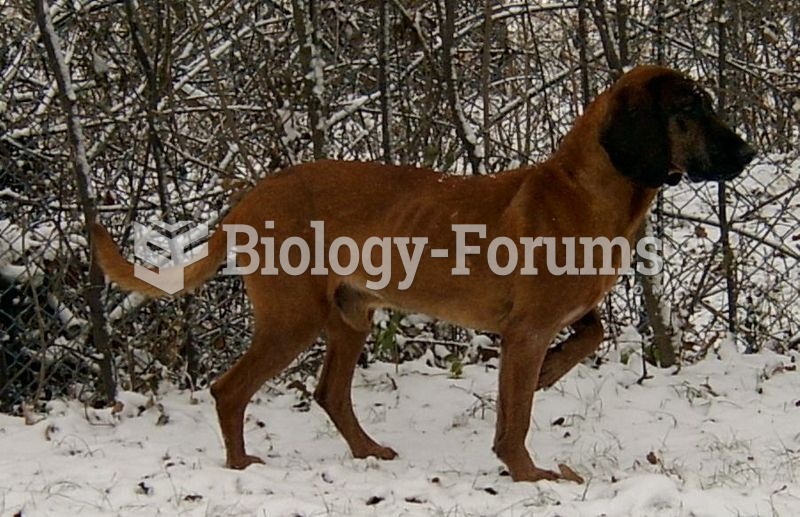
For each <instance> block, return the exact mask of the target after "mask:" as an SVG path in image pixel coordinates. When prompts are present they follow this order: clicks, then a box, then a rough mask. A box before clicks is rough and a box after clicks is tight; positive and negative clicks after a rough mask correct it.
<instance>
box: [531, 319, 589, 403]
mask: <svg viewBox="0 0 800 517" xmlns="http://www.w3.org/2000/svg"><path fill="white" fill-rule="evenodd" d="M572 328H573V330H574V331H575V333H574V334H573V335H572V336H570V337H569V338H567V339H566V340H565V341H564V342H563V343H560V344H559V345H557V346H556V347H555V348H551V349H550V350H548V351H547V355H546V356H545V358H544V364H543V365H542V370H541V372H540V373H539V385H538V386H537V388H536V389H542V388H548V387H550V386H552V385H553V384H555V383H556V381H558V379H560V378H561V377H563V376H564V375H565V374H566V373H567V372H568V371H570V370H571V369H572V367H573V366H575V365H576V364H578V362H579V361H581V360H582V359H583V358H584V357H587V356H588V355H589V354H591V353H592V352H594V351H595V350H597V347H598V346H600V343H601V342H602V341H603V322H602V321H601V319H600V314H599V313H598V312H597V309H592V310H591V311H589V312H588V313H587V314H586V315H585V316H583V317H582V318H581V319H579V320H578V321H576V322H575V323H574V324H573V325H572Z"/></svg>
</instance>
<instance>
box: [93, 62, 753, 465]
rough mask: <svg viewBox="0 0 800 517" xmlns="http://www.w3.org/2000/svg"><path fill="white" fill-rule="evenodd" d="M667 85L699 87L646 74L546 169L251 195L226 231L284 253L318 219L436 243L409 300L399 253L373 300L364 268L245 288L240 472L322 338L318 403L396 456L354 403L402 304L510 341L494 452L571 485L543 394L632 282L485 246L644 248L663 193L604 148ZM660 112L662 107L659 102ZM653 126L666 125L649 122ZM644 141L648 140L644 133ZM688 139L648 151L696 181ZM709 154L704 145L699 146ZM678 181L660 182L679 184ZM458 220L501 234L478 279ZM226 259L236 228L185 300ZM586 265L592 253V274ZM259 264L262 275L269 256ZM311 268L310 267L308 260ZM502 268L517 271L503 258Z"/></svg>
mask: <svg viewBox="0 0 800 517" xmlns="http://www.w3.org/2000/svg"><path fill="white" fill-rule="evenodd" d="M662 77H666V78H667V79H669V80H670V81H673V80H674V81H678V82H680V81H684V82H688V80H687V79H685V78H683V76H681V75H680V74H677V73H676V72H673V71H671V70H667V69H664V68H659V67H639V68H636V69H634V70H633V71H631V72H629V73H627V74H626V75H624V76H623V77H622V78H621V79H620V80H619V81H618V82H617V83H616V84H615V85H614V86H613V87H612V88H611V89H609V90H608V91H606V92H605V93H603V94H601V95H600V96H599V97H598V98H597V99H596V100H595V101H594V102H593V103H592V104H591V105H590V106H589V107H588V108H587V110H586V113H585V114H584V115H583V116H581V117H580V118H579V119H578V120H577V121H576V122H575V125H574V127H573V129H572V130H571V131H570V132H569V134H567V135H566V136H565V138H564V139H563V141H562V143H561V145H560V147H559V148H558V150H557V151H556V152H555V153H554V154H553V156H552V157H551V158H550V159H548V160H547V161H546V162H544V163H542V164H540V165H537V166H534V167H526V168H522V169H518V170H513V171H508V172H505V173H502V174H498V175H487V176H471V177H463V176H444V175H441V174H438V173H436V172H434V171H431V170H424V169H418V168H414V167H410V166H390V165H381V164H377V163H357V162H342V161H319V162H315V163H309V164H304V165H299V166H295V167H291V168H290V169H288V170H286V171H284V172H282V173H279V174H276V175H274V176H271V177H269V178H266V179H265V180H263V181H262V182H261V183H260V184H258V185H257V186H256V187H255V188H254V189H253V190H252V191H251V192H249V193H248V194H247V195H245V196H244V197H243V199H242V200H241V201H240V202H239V204H238V205H236V206H235V207H234V208H233V209H232V210H231V211H230V213H229V214H228V215H227V217H226V218H225V220H224V223H225V224H233V223H238V224H248V225H251V226H253V227H254V228H256V229H259V234H260V235H261V236H267V235H269V236H273V237H274V238H275V243H276V249H277V248H278V247H279V246H280V243H281V242H282V241H283V240H284V239H285V238H287V237H289V236H295V235H297V236H303V237H304V238H306V239H307V240H308V241H309V244H313V241H312V235H311V229H310V227H309V222H310V221H312V220H321V221H324V222H325V233H326V236H327V238H328V242H326V245H328V244H330V240H332V239H333V238H335V237H337V236H348V237H350V238H352V239H354V240H355V241H356V242H357V243H358V244H359V245H361V244H363V242H364V241H365V240H366V239H367V238H368V237H370V236H377V237H397V236H409V237H411V236H422V237H428V239H429V244H428V247H427V248H426V253H424V254H423V258H422V260H421V262H420V265H419V269H418V271H417V275H416V279H415V281H414V282H413V284H412V285H411V287H410V288H409V289H407V290H399V289H398V288H397V284H398V282H399V281H400V280H401V279H403V278H404V273H403V271H402V270H401V261H400V258H399V255H398V254H397V250H396V248H394V249H393V256H392V264H393V267H394V270H393V274H392V281H391V282H390V284H389V286H388V287H386V288H385V289H383V290H380V291H370V290H369V289H366V288H365V283H366V281H367V280H370V279H371V277H370V276H369V275H367V273H366V272H365V271H364V269H363V268H362V267H361V266H359V269H358V270H357V271H356V272H355V273H353V274H352V275H349V276H347V277H340V276H337V275H335V274H333V273H330V274H329V275H327V276H312V275H310V274H309V273H306V274H303V275H300V276H294V277H293V276H289V275H286V274H280V275H277V276H262V275H260V274H259V273H258V272H256V273H254V274H251V275H249V276H246V277H245V279H244V281H245V287H246V290H247V294H248V295H249V297H250V299H251V301H252V306H253V311H254V317H255V328H254V336H253V341H252V344H251V346H250V348H249V349H248V350H247V352H246V353H245V354H244V356H243V357H242V358H241V359H240V360H239V361H238V362H237V363H236V364H235V365H234V366H233V367H232V368H230V370H228V371H227V372H226V373H225V374H224V375H222V376H221V378H219V379H218V380H217V381H216V382H215V383H214V385H213V386H212V388H211V392H212V394H213V396H214V397H215V399H216V402H217V413H218V417H219V422H220V426H221V429H222V434H223V437H224V441H225V447H226V454H227V460H226V463H227V466H229V467H231V468H237V469H240V468H244V467H246V466H248V465H249V464H251V463H254V462H261V460H260V459H259V458H257V457H255V456H251V455H248V454H247V453H246V452H245V444H244V438H243V433H242V426H243V417H244V412H245V407H246V406H247V404H248V402H249V400H250V398H251V396H252V395H253V394H254V393H255V392H256V391H257V390H258V389H259V387H261V386H262V384H263V383H264V382H265V381H266V380H267V379H269V378H270V377H273V376H274V375H276V374H278V373H279V372H280V371H281V370H283V369H284V368H285V367H286V366H287V365H289V363H290V362H291V361H292V360H293V359H294V358H295V357H296V356H297V355H298V354H299V353H301V352H302V351H303V350H305V349H306V348H307V347H308V346H309V345H310V344H311V342H312V341H313V339H314V338H315V337H316V336H317V335H319V334H320V333H324V334H325V336H326V338H327V353H326V357H325V362H324V366H323V368H322V372H321V375H320V379H319V385H318V387H317V389H316V392H315V399H316V400H317V401H318V402H319V404H320V405H321V406H322V407H323V408H324V409H325V410H326V411H327V413H328V414H329V416H330V418H331V420H332V421H333V423H334V424H335V425H336V427H337V428H338V429H339V431H340V432H341V434H342V436H343V437H344V439H345V440H346V441H347V444H348V445H349V447H350V450H351V451H352V454H353V455H354V456H355V457H358V458H362V457H366V456H376V457H378V458H382V459H391V458H393V457H395V455H396V453H395V451H394V450H392V449H391V448H389V447H386V446H383V445H380V444H378V443H377V442H375V441H374V440H373V439H372V438H371V437H370V436H369V435H367V433H366V432H365V431H364V430H363V429H362V427H361V425H360V424H359V422H358V420H357V418H356V416H355V414H354V412H353V407H352V403H351V392H350V389H351V387H350V385H351V381H352V377H353V371H354V368H355V365H356V362H357V359H358V357H359V354H360V351H361V349H362V346H363V343H364V340H365V338H366V337H367V333H368V331H369V328H370V318H371V314H372V310H373V309H375V308H377V307H392V308H397V309H403V310H413V311H416V312H424V313H427V314H430V315H433V316H435V317H438V318H442V319H446V320H449V321H451V322H454V323H457V324H460V325H464V326H468V327H473V328H480V329H484V330H488V331H493V332H497V333H500V334H501V335H502V346H501V361H500V376H499V377H500V379H499V396H498V401H497V426H496V435H495V438H494V451H495V453H496V454H497V455H498V457H499V458H500V459H501V460H502V461H503V462H504V463H505V464H506V466H507V467H508V469H509V471H510V473H511V476H512V477H513V479H514V480H529V481H535V480H539V479H557V478H559V477H561V476H560V475H559V474H557V473H555V472H553V471H550V470H545V469H542V468H539V467H537V466H536V465H535V464H534V462H533V460H532V459H531V456H530V455H529V453H528V450H527V448H526V445H525V440H526V436H527V434H528V430H529V424H530V416H531V407H532V401H533V395H534V391H535V390H536V389H537V387H543V386H550V385H552V384H553V383H554V382H556V381H557V380H558V379H559V378H560V377H561V376H563V375H564V374H565V373H566V372H568V371H569V370H570V368H572V366H574V365H575V364H576V363H577V362H578V361H580V360H581V359H582V358H584V357H586V356H587V355H589V354H590V353H592V352H593V351H594V350H595V349H596V348H597V346H598V345H599V344H600V342H601V340H602V338H603V327H602V323H601V321H600V317H599V315H598V313H597V310H596V307H597V305H598V304H599V303H600V302H601V300H602V299H603V297H604V295H605V294H606V293H607V292H608V291H609V290H610V289H611V288H612V286H613V285H614V283H615V281H616V279H617V276H616V275H605V276H602V275H601V276H555V275H552V274H550V273H549V272H548V271H547V269H546V268H545V267H544V264H545V257H544V253H543V252H544V249H543V248H536V252H535V263H536V264H538V266H537V267H538V268H539V274H538V275H533V276H521V275H520V274H519V270H517V271H516V272H514V273H512V274H511V275H508V276H498V275H496V274H493V273H492V272H491V271H490V270H489V268H488V265H487V262H486V256H485V250H486V246H487V243H488V242H489V241H490V240H491V239H492V238H493V237H495V236H500V235H503V236H507V237H510V238H511V239H513V240H514V241H515V242H519V238H520V237H522V236H530V237H537V236H552V237H556V238H557V239H559V238H561V237H580V236H589V237H600V236H605V237H608V238H609V239H613V238H615V237H617V236H622V237H624V238H626V239H628V241H631V242H632V241H633V239H634V237H635V235H636V233H637V230H638V229H639V227H640V226H641V224H642V221H643V219H644V217H645V216H646V214H647V212H648V207H649V206H650V203H651V201H652V200H653V197H654V196H655V195H656V192H657V188H655V187H653V186H650V185H642V184H640V182H637V181H634V180H632V179H631V178H630V177H628V176H627V175H626V171H623V170H620V168H619V167H618V166H615V165H614V164H613V163H612V160H611V158H610V154H611V152H610V151H609V149H610V147H608V146H611V145H616V144H614V143H613V142H612V140H613V138H612V137H614V135H612V137H609V142H611V143H609V144H608V145H607V146H604V144H603V143H601V140H602V138H601V136H602V135H603V134H604V133H603V132H604V131H606V130H607V128H609V127H613V126H614V124H615V119H616V118H617V117H622V116H623V115H620V114H618V110H620V109H622V108H619V107H618V106H617V104H618V102H621V101H619V99H618V98H621V97H622V96H623V95H624V96H626V97H628V99H627V101H626V102H638V100H637V99H639V98H640V97H641V98H644V97H646V96H651V97H652V95H651V94H649V93H646V92H645V89H646V88H648V86H647V85H648V84H650V82H651V80H652V79H654V78H662ZM637 96H639V97H637ZM654 98H655V97H654ZM631 99H633V100H631ZM653 102H655V103H658V102H659V101H658V98H655V100H654V101H653ZM656 107H657V108H659V109H660V107H659V106H656ZM684 122H685V121H684ZM646 123H651V124H656V123H657V122H656V121H650V122H644V123H643V124H646ZM674 124H675V123H674V122H672V121H670V123H669V124H668V127H665V128H663V130H664V133H665V135H666V134H668V132H667V129H669V134H671V133H673V132H674V131H676V129H675V128H674V127H672V126H673V125H674ZM682 124H683V122H682ZM697 127H701V126H696V127H695V128H694V129H692V130H693V131H697V129H696V128H697ZM636 129H641V128H633V130H636ZM623 136H624V135H623ZM631 139H632V140H633V139H635V135H631ZM688 141H689V140H688V139H678V138H673V139H671V140H670V141H665V142H663V143H660V142H655V143H653V142H650V143H648V144H647V146H650V147H658V146H661V147H664V149H660V148H659V149H643V150H642V152H644V153H647V152H649V151H651V150H652V151H653V152H663V153H667V154H670V155H672V158H671V160H672V162H673V163H672V166H674V167H677V168H678V170H682V169H686V168H687V167H688V164H687V163H675V162H676V161H679V162H685V161H686V160H688V158H687V156H685V155H686V154H687V153H688V150H685V149H683V148H682V147H681V146H682V145H683V144H681V142H688ZM697 142H698V139H697V138H694V139H693V140H692V145H698V144H697ZM686 145H688V144H686ZM676 147H677V148H676ZM740 154H747V153H745V152H744V151H740ZM742 166H743V165H742ZM739 171H741V168H740V169H739ZM669 172H670V171H667V170H664V171H654V172H653V174H656V173H657V174H663V175H664V177H665V178H666V177H667V173H669ZM673 172H674V171H673ZM689 173H690V174H691V173H692V171H691V170H690V171H689ZM655 181H656V180H653V182H655ZM657 181H658V182H660V181H661V180H660V179H658V180H657ZM659 184H660V183H659ZM264 221H275V229H274V230H264V229H263V227H264ZM459 223H462V224H485V225H487V235H486V239H485V240H481V241H477V240H475V241H474V242H472V243H474V244H479V243H480V244H481V247H482V252H483V254H481V255H479V256H472V257H470V260H469V262H468V265H469V267H470V268H471V274H470V275H469V276H453V275H451V272H450V269H451V268H452V267H453V266H454V259H453V257H454V256H455V254H454V250H455V240H454V233H453V231H452V230H451V225H452V224H459ZM93 241H94V245H95V247H96V253H97V257H98V260H99V261H100V264H101V266H102V267H103V269H104V270H105V272H106V273H107V275H108V276H109V278H110V279H111V280H113V281H115V282H117V283H118V284H119V285H120V286H121V287H122V288H124V289H127V290H133V291H141V292H145V293H147V294H149V295H153V296H158V295H161V294H163V293H161V292H160V290H159V289H157V288H154V287H153V286H151V285H149V284H147V283H145V282H143V281H141V280H139V279H137V278H136V277H134V276H133V267H132V265H131V264H130V263H128V262H127V261H126V260H125V259H124V258H123V257H122V256H121V254H120V252H119V250H118V248H117V246H116V245H115V244H114V243H113V241H112V240H111V237H110V236H109V235H108V233H107V232H106V231H105V229H104V228H103V227H102V226H100V225H95V226H94V231H93ZM468 244H470V242H469V239H468ZM431 248H448V249H449V250H450V255H449V256H450V259H434V258H431V257H430V256H429V254H428V253H427V250H429V249H431ZM257 249H260V246H259V247H258V248H257ZM312 249H313V248H312ZM615 249H616V250H617V251H616V254H615V256H614V264H615V266H618V265H619V264H620V261H621V257H620V254H619V249H618V248H615ZM519 251H520V264H521V263H522V257H523V249H522V248H521V247H520V250H519ZM226 253H227V250H226V243H225V238H224V236H223V232H220V231H218V232H216V233H215V235H213V236H212V238H211V240H210V243H209V253H208V257H207V258H206V259H204V260H202V261H200V262H198V263H196V264H195V265H193V266H191V267H190V268H189V269H188V270H187V271H186V274H185V279H186V280H185V281H186V289H187V290H189V289H191V288H194V287H196V286H198V285H200V284H201V283H202V282H203V281H204V280H205V279H207V278H208V277H210V276H212V275H213V274H214V272H215V271H216V270H217V268H218V266H219V265H220V264H221V263H222V262H223V261H224V260H225V257H226ZM426 255H427V256H426ZM559 255H560V256H559V257H558V263H559V264H563V261H564V256H563V251H562V252H560V254H559ZM326 256H327V249H326ZM582 256H583V251H582V248H581V247H580V246H578V248H577V250H576V257H577V263H578V267H580V266H581V265H582ZM260 260H261V262H262V264H261V265H263V261H264V257H263V256H262V257H260ZM296 260H297V259H296V257H295V259H294V262H293V263H296ZM343 262H347V261H346V260H345V261H343ZM499 263H500V264H504V263H505V261H504V258H503V257H500V258H499ZM242 265H244V264H242ZM520 267H521V266H520ZM373 279H374V278H373ZM570 325H572V326H573V327H574V329H575V331H576V332H575V333H574V334H573V336H572V337H570V338H569V339H568V340H567V341H566V342H565V343H563V344H562V345H560V346H559V347H557V348H553V349H549V346H550V344H551V342H552V341H553V339H554V338H555V336H556V335H557V333H558V332H559V331H560V330H561V329H563V328H564V327H566V326H570Z"/></svg>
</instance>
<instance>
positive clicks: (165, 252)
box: [133, 221, 208, 294]
mask: <svg viewBox="0 0 800 517" xmlns="http://www.w3.org/2000/svg"><path fill="white" fill-rule="evenodd" d="M154 225H155V228H153V227H150V226H145V225H142V224H139V223H133V232H134V241H133V249H134V255H135V256H136V257H137V258H138V259H139V260H140V261H142V262H144V263H146V264H148V265H149V266H153V267H155V268H157V270H156V269H151V268H149V267H146V266H144V265H142V264H139V263H137V264H135V265H134V268H133V274H134V276H136V277H137V278H139V279H141V280H144V281H145V282H147V283H148V284H150V285H152V286H155V287H158V288H159V289H161V290H162V291H164V292H165V293H167V294H175V293H177V292H178V291H180V290H182V289H183V285H184V284H183V276H184V275H183V270H184V269H185V268H186V267H188V266H190V265H191V264H193V263H195V262H197V261H198V260H200V259H202V258H204V257H205V256H206V255H208V246H207V245H202V246H195V247H193V246H192V245H193V244H195V243H197V242H198V241H201V240H204V239H205V238H206V237H208V225H206V224H198V225H195V223H192V222H189V221H180V222H177V223H175V224H167V223H165V222H163V221H157V222H156V223H154ZM187 226H189V228H187ZM187 252H188V253H187Z"/></svg>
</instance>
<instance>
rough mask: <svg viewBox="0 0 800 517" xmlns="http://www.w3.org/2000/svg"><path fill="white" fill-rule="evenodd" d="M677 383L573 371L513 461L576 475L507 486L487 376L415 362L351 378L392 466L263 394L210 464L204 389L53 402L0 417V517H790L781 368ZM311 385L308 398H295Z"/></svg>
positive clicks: (763, 356)
mask: <svg viewBox="0 0 800 517" xmlns="http://www.w3.org/2000/svg"><path fill="white" fill-rule="evenodd" d="M720 353H721V354H722V355H721V357H714V356H713V355H712V356H709V357H708V358H706V359H705V360H703V361H701V362H699V363H697V364H695V365H691V366H687V367H684V368H683V369H682V370H681V371H680V372H679V373H677V374H672V372H669V371H664V370H656V369H653V368H651V369H650V371H649V373H650V374H652V375H653V376H654V377H653V378H652V379H648V380H646V381H644V383H643V384H642V385H640V384H637V382H636V381H637V379H639V378H640V376H641V371H640V358H639V357H638V356H636V355H635V354H634V355H633V356H631V357H630V358H629V360H628V365H625V364H622V363H619V362H611V363H606V364H603V365H601V366H600V368H599V369H593V368H589V367H587V366H583V365H579V366H578V367H577V368H575V369H574V370H573V371H572V372H571V373H570V374H569V375H568V376H567V377H566V378H565V379H563V380H562V381H561V382H560V383H559V384H557V385H556V386H555V387H554V388H552V389H550V390H548V391H545V392H541V393H539V394H538V395H537V398H536V401H537V403H536V406H535V411H534V418H533V420H534V422H533V426H532V428H533V432H532V434H531V435H530V436H529V439H528V444H529V447H530V448H531V449H532V450H533V451H534V452H535V458H536V460H537V463H538V464H540V465H542V466H544V467H549V468H554V467H555V466H556V464H557V463H560V462H564V463H567V464H569V465H570V466H572V467H573V468H574V469H575V470H576V471H577V472H578V473H579V474H581V475H582V476H583V477H584V478H586V480H587V483H586V484H585V485H577V484H574V483H569V482H549V481H548V482H539V483H535V484H531V483H512V482H511V481H510V479H509V478H508V477H507V476H503V475H501V474H500V473H501V465H500V463H499V461H498V460H497V459H496V458H495V457H494V456H493V454H492V452H491V443H492V436H493V432H494V418H495V414H494V403H493V401H494V398H495V396H496V391H495V390H496V374H497V372H496V369H494V368H492V367H489V366H487V365H473V366H466V367H465V368H464V373H463V377H462V378H459V379H453V378H450V377H449V376H448V375H447V373H446V372H443V371H442V370H441V369H436V368H430V367H428V366H426V365H425V364H424V363H423V362H422V361H417V362H411V363H404V364H402V365H400V366H399V367H397V368H395V366H394V365H389V364H379V365H374V366H372V367H370V368H368V369H359V370H358V371H357V374H356V381H355V390H354V400H355V403H356V411H357V412H358V413H359V415H360V417H361V419H362V421H363V424H364V426H365V428H366V429H367V430H368V432H370V433H371V434H372V435H373V436H374V437H375V438H376V439H377V440H378V441H379V442H382V443H386V444H389V445H391V446H393V447H394V448H395V449H396V450H397V451H398V452H399V454H400V457H399V458H398V459H396V460H394V461H389V462H381V461H377V460H373V459H367V460H356V459H353V458H351V457H350V455H349V452H348V451H347V449H346V447H345V444H344V442H343V440H342V439H341V438H340V437H339V436H338V433H337V432H336V431H335V429H334V428H333V426H332V425H331V424H330V423H329V421H328V419H327V418H326V416H325V415H324V413H323V412H322V411H321V410H320V409H319V408H318V407H317V406H315V405H314V404H311V407H310V410H308V411H305V409H307V408H308V405H307V403H306V402H304V401H302V400H301V395H300V394H299V392H298V391H297V390H290V391H285V390H282V389H281V388H279V387H278V386H276V385H271V386H268V387H266V388H265V389H264V390H262V391H261V392H260V393H259V395H257V397H256V399H255V400H254V402H253V403H251V405H250V406H249V409H248V417H247V421H246V425H245V429H246V437H247V442H248V445H249V450H250V452H251V453H254V454H259V455H261V456H262V457H264V459H265V460H266V462H267V464H266V465H255V466H252V467H250V468H249V469H247V470H245V471H231V470H227V469H225V468H223V467H222V462H223V449H222V442H221V438H220V435H219V431H218V427H217V422H216V416H215V413H214V408H213V401H212V399H211V397H210V396H209V394H208V392H207V391H200V392H195V393H190V392H186V391H181V390H178V389H176V388H172V387H168V386H167V387H164V388H163V389H162V390H161V392H160V393H159V394H157V395H156V396H154V397H146V396H144V395H139V394H135V393H130V392H123V393H121V394H120V396H119V400H120V403H119V404H117V406H116V407H115V408H114V409H101V410H94V409H91V408H85V407H83V406H81V405H80V404H79V403H77V402H74V401H70V402H63V401H53V402H51V403H50V404H49V411H48V413H47V415H43V416H42V417H41V419H40V420H39V421H38V422H36V423H35V424H33V425H25V423H24V419H23V418H16V417H10V416H7V415H0V514H3V515H6V514H8V515H11V514H14V513H15V512H19V511H22V512H23V513H24V515H26V516H27V515H65V514H73V515H74V514H78V513H79V514H80V515H81V516H82V517H88V516H91V515H112V514H113V515H118V514H124V515H154V514H157V513H160V514H166V515H175V514H178V513H180V514H184V515H254V514H255V515H431V514H441V515H486V514H502V515H534V514H535V515H537V516H538V515H542V516H548V515H549V516H555V515H562V516H564V515H566V516H572V515H587V516H589V515H591V516H596V515H605V516H617V515H619V516H628V515H637V516H644V515H658V516H674V515H687V516H688V515H693V516H719V515H769V516H773V515H787V516H789V515H795V514H796V512H795V510H796V508H797V501H798V498H799V497H800V482H799V481H798V475H800V434H798V423H800V395H798V393H800V390H798V388H800V378H798V374H797V372H796V371H795V370H794V369H793V368H794V367H795V363H794V361H795V359H796V357H787V356H780V355H776V354H774V353H771V352H768V351H764V352H762V353H760V354H757V355H740V353H739V351H738V350H736V347H735V346H734V345H733V344H731V343H729V344H728V345H727V346H725V347H722V348H721V350H720ZM309 388H311V386H309Z"/></svg>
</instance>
